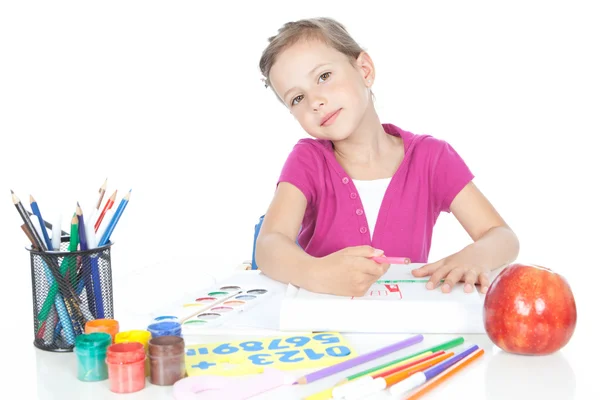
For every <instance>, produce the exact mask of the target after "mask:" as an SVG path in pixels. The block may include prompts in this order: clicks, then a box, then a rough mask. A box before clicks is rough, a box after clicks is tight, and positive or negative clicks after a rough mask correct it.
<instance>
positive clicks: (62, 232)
mask: <svg viewBox="0 0 600 400" xmlns="http://www.w3.org/2000/svg"><path fill="white" fill-rule="evenodd" d="M26 212H27V215H28V216H30V217H33V216H34V214H33V213H32V212H31V211H29V210H26ZM44 226H45V227H46V228H48V229H52V227H53V226H54V225H52V224H51V223H50V222H48V221H44ZM60 233H61V235H66V234H67V233H68V232H65V231H63V230H61V231H60Z"/></svg>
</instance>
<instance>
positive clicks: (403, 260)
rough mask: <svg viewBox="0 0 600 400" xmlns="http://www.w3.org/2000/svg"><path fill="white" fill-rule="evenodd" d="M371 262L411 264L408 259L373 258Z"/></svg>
mask: <svg viewBox="0 0 600 400" xmlns="http://www.w3.org/2000/svg"><path fill="white" fill-rule="evenodd" d="M371 260H373V261H375V262H377V263H380V264H410V258H408V257H385V256H382V257H371Z"/></svg>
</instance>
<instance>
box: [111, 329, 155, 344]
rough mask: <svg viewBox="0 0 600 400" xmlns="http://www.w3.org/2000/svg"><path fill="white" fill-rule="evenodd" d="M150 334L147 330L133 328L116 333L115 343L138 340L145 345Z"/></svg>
mask: <svg viewBox="0 0 600 400" xmlns="http://www.w3.org/2000/svg"><path fill="white" fill-rule="evenodd" d="M151 336H152V334H151V333H150V332H148V331H143V330H141V329H139V330H136V329H133V330H130V331H123V332H119V333H117V334H116V336H115V343H125V342H140V343H142V344H146V345H147V344H148V340H150V337H151Z"/></svg>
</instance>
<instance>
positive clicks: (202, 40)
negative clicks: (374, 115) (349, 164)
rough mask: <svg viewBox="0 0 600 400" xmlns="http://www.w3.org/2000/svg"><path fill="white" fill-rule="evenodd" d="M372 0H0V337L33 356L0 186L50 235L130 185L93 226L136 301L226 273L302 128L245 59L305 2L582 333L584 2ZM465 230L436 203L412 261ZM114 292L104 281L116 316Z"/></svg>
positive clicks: (589, 178) (587, 81)
mask: <svg viewBox="0 0 600 400" xmlns="http://www.w3.org/2000/svg"><path fill="white" fill-rule="evenodd" d="M217 3H218V5H217ZM390 4H394V5H393V6H391V5H387V2H379V1H368V2H348V1H344V2H314V1H301V2H265V1H252V2H242V1H239V2H225V1H223V2H206V5H205V2H200V1H186V2H155V1H144V2H133V1H125V2H123V1H121V2H112V1H105V2H101V3H100V2H96V3H91V2H61V1H52V2H43V3H42V2H40V3H33V2H3V3H2V4H1V5H0V140H1V145H0V193H4V195H3V198H4V200H3V202H2V203H3V205H2V206H0V218H1V219H0V221H2V225H1V229H0V235H1V236H0V244H1V248H2V256H1V257H2V270H3V275H2V278H0V281H2V283H3V288H5V290H3V291H2V302H1V303H0V306H1V307H2V314H3V319H4V320H5V321H6V323H8V324H10V327H11V328H10V330H8V331H7V330H4V331H3V333H2V334H3V339H2V341H3V343H4V344H7V343H11V342H8V341H13V343H15V341H17V342H16V344H15V345H14V346H10V347H11V349H12V350H11V351H15V352H16V353H15V354H21V352H22V353H23V354H30V352H32V351H33V345H32V344H31V342H32V340H33V333H32V315H31V277H30V272H29V258H28V253H27V251H26V250H25V248H24V246H25V245H26V244H27V241H26V238H25V236H24V234H23V233H22V232H21V230H20V228H19V225H20V224H21V223H22V222H21V220H20V218H19V215H18V213H17V211H16V210H15V208H14V206H13V205H12V201H11V197H10V189H12V190H14V191H15V192H16V194H17V195H18V196H19V197H20V198H21V200H23V202H24V204H25V205H26V206H27V208H29V205H28V203H29V201H28V200H29V195H30V194H31V195H33V196H34V197H35V198H36V200H37V201H38V203H39V205H40V208H41V211H42V214H43V215H44V217H45V218H46V219H48V220H51V221H52V220H54V219H55V216H56V215H57V213H59V212H60V213H62V215H63V217H64V218H63V229H65V230H68V221H69V217H70V216H71V215H72V213H73V212H74V210H75V205H76V202H77V201H79V202H80V204H81V205H82V207H83V208H84V213H86V210H89V207H90V206H91V204H93V203H94V202H95V201H96V198H97V191H98V188H99V186H100V185H101V184H102V183H103V182H104V180H105V179H106V178H108V189H107V193H106V196H105V199H106V198H108V196H109V195H110V194H112V192H113V191H114V190H115V189H118V196H117V204H118V202H119V201H120V200H121V198H122V197H123V195H124V194H125V193H126V192H127V191H128V190H129V189H132V194H131V201H130V204H129V205H128V206H127V209H126V210H125V213H124V214H123V217H122V218H121V221H120V223H119V225H118V226H117V229H116V230H115V232H114V234H113V237H112V239H113V240H114V241H115V242H116V244H115V245H114V247H113V268H114V276H113V278H114V279H115V280H118V279H125V278H124V277H126V276H139V277H140V279H142V280H143V284H144V285H147V290H148V296H149V297H151V296H150V293H151V292H154V291H157V290H160V289H161V287H163V286H164V285H167V286H169V285H170V288H173V287H176V285H181V286H182V287H184V288H185V289H186V290H189V289H194V288H195V286H194V285H195V282H194V278H195V276H196V275H199V274H201V273H202V272H203V271H205V272H206V271H207V272H208V273H210V274H213V275H215V276H222V275H226V274H227V273H228V272H229V271H230V270H231V268H232V267H233V266H235V265H236V264H238V263H240V262H241V261H243V260H246V259H249V258H250V257H251V253H252V239H253V230H254V224H255V223H256V221H257V219H258V217H259V216H260V215H262V214H263V213H264V212H265V210H266V207H267V206H268V203H269V201H270V199H271V196H272V193H273V190H274V188H275V183H276V179H277V177H278V175H279V172H280V169H281V167H282V165H283V162H284V160H285V158H286V157H287V155H288V153H289V151H290V150H291V148H292V146H293V144H294V143H296V141H297V140H298V139H300V138H302V137H305V136H306V134H305V133H304V132H303V131H302V130H301V128H300V127H299V125H297V123H296V122H295V121H294V120H293V118H292V116H291V115H290V114H289V113H288V112H287V111H286V110H285V108H284V107H283V106H281V105H280V104H279V103H278V101H277V100H276V99H275V97H274V95H273V93H272V92H271V91H270V90H268V89H265V88H264V86H263V84H262V82H261V80H260V78H261V75H260V73H259V70H258V61H259V58H260V55H261V52H262V50H263V49H264V47H265V46H266V44H267V38H268V37H269V36H271V35H273V34H275V33H276V31H277V29H278V28H279V27H280V26H281V25H282V24H283V23H284V22H286V21H288V20H296V19H300V18H303V17H313V16H330V17H334V18H336V19H338V20H339V21H341V22H342V23H344V24H345V25H346V27H347V28H348V30H349V31H350V33H351V34H352V35H353V36H354V38H355V39H356V40H357V41H358V42H359V44H361V45H362V46H363V47H364V48H366V50H367V51H368V52H369V54H370V55H371V57H372V58H373V60H374V62H375V66H376V71H377V78H376V81H375V85H374V92H375V95H376V108H377V110H378V112H379V115H380V117H381V120H382V121H383V122H390V123H394V124H396V125H398V126H400V127H401V128H403V129H405V130H409V131H412V132H413V133H417V134H425V133H426V134H431V135H433V136H435V137H438V138H441V139H444V140H447V141H448V142H450V143H451V144H452V145H453V146H454V147H455V149H456V150H457V151H458V152H459V153H460V154H461V155H462V157H463V158H464V159H465V160H466V162H467V164H468V165H469V166H470V168H471V169H472V171H473V172H474V174H475V175H476V178H475V183H476V184H477V185H478V186H479V187H480V188H481V190H482V191H483V192H484V194H485V195H486V196H487V197H488V198H489V199H490V200H491V201H492V203H493V204H494V205H495V206H496V207H497V209H498V210H499V211H500V213H501V214H502V216H503V217H504V218H505V219H506V220H507V222H508V223H509V224H510V225H511V226H512V227H513V229H514V230H515V231H516V233H517V234H518V236H519V238H520V241H521V253H520V255H519V260H520V261H525V262H533V263H538V264H542V265H545V266H547V267H549V268H552V269H554V270H555V271H557V272H560V273H561V274H563V275H564V276H565V277H566V278H567V279H568V280H569V282H570V284H571V286H572V288H573V291H574V292H575V295H576V300H577V305H578V311H579V315H580V316H579V324H578V328H577V331H576V335H587V334H589V333H587V332H589V331H588V326H590V321H589V316H590V312H593V310H595V309H596V307H597V305H598V300H597V298H596V297H595V296H593V295H592V294H591V291H592V290H595V289H596V284H595V282H594V279H595V278H594V277H598V267H599V265H598V262H597V257H596V254H595V252H594V249H596V248H597V246H598V239H599V235H598V233H597V227H598V222H599V220H598V214H597V211H596V210H597V205H598V197H597V196H593V195H592V193H597V186H598V183H599V179H598V171H599V170H600V168H599V162H598V155H597V147H596V145H595V144H593V143H596V139H597V135H598V134H599V133H600V128H599V126H600V124H599V122H598V112H599V111H600V100H599V99H600V96H599V95H598V93H600V79H599V74H598V71H600V62H599V57H598V49H599V48H600V44H599V39H598V38H600V28H599V25H598V17H599V14H598V12H597V11H596V10H595V8H594V7H593V4H594V2H591V1H590V2H583V1H568V2H567V1H562V2H541V1H540V2H532V1H502V2H495V4H490V3H488V2H486V4H485V5H484V4H482V2H475V1H473V2H465V1H459V2H456V1H454V2H441V1H440V2H429V1H425V2H410V3H409V2H390ZM284 8H285V9H286V11H284V10H283V9H284ZM468 242H469V238H468V236H467V235H466V233H465V232H464V231H463V230H462V228H461V227H460V225H459V224H458V223H457V222H456V220H455V219H454V217H452V216H451V215H447V214H444V215H442V216H441V217H440V219H439V220H438V223H437V225H436V228H435V231H434V238H433V246H432V249H431V254H430V257H431V258H430V259H431V260H435V259H438V258H440V257H443V256H445V255H448V254H449V253H451V252H454V251H457V250H459V249H460V248H462V247H463V246H465V245H466V244H468ZM165 264H169V265H173V266H175V265H177V267H178V268H179V269H178V271H180V272H178V274H179V275H177V276H172V275H170V274H172V273H173V272H172V270H170V271H169V270H163V271H162V273H161V274H162V275H161V276H157V275H156V274H155V272H156V268H154V269H152V266H156V265H161V266H162V265H165ZM161 268H163V267H161ZM163 269H164V268H163ZM181 271H183V272H181ZM150 272H152V274H151V273H150ZM161 285H163V286H161ZM127 295H128V292H125V291H123V292H117V293H115V303H116V304H115V306H116V308H117V313H118V310H119V307H122V308H125V307H126V305H127V304H128V302H129V301H130V300H131V301H133V300H132V299H129V298H128V297H127ZM146 304H149V303H146ZM588 310H589V311H588ZM586 316H588V317H587V318H586ZM4 336H6V337H4ZM29 370H30V369H29ZM577 373H578V374H583V375H584V376H586V375H585V374H586V372H585V371H577ZM579 382H580V381H579V375H578V383H579ZM29 389H31V390H32V391H33V392H35V385H33V387H28V388H27V390H29Z"/></svg>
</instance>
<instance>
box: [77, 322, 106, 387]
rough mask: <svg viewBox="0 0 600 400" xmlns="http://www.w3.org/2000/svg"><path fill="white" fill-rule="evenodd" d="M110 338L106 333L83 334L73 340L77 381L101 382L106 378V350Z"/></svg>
mask: <svg viewBox="0 0 600 400" xmlns="http://www.w3.org/2000/svg"><path fill="white" fill-rule="evenodd" d="M110 342H111V338H110V335H109V334H108V333H106V332H93V333H84V334H81V335H79V336H77V338H76V339H75V349H74V352H75V354H76V355H77V379H79V380H80V381H84V382H95V381H102V380H105V379H107V378H108V370H107V367H106V362H105V360H106V349H107V348H108V346H110Z"/></svg>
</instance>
